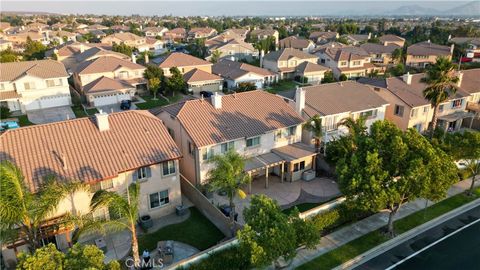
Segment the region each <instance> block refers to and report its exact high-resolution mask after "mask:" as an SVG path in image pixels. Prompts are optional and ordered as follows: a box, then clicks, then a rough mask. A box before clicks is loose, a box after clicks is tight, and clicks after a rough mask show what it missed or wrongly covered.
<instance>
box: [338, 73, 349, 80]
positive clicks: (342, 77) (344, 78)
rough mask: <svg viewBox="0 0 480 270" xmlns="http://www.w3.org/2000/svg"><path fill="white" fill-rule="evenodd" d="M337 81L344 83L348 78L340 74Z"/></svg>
mask: <svg viewBox="0 0 480 270" xmlns="http://www.w3.org/2000/svg"><path fill="white" fill-rule="evenodd" d="M338 80H339V81H341V82H344V81H346V80H348V77H347V75H345V74H343V73H342V74H340V77H338Z"/></svg>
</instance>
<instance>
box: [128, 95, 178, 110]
mask: <svg viewBox="0 0 480 270" xmlns="http://www.w3.org/2000/svg"><path fill="white" fill-rule="evenodd" d="M142 98H143V99H144V100H145V102H142V103H136V104H135V105H136V106H137V107H138V108H139V109H141V110H148V109H153V108H155V107H161V106H165V105H168V104H170V103H175V102H178V101H180V100H181V99H182V98H183V95H182V94H177V95H175V96H173V97H167V99H168V100H167V99H165V98H164V97H161V96H157V98H156V99H153V96H142Z"/></svg>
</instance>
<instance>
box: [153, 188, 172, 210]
mask: <svg viewBox="0 0 480 270" xmlns="http://www.w3.org/2000/svg"><path fill="white" fill-rule="evenodd" d="M169 202H170V199H169V197H168V190H164V191H160V192H155V193H152V194H150V208H152V209H153V208H157V207H160V206H163V205H166V204H168V203H169Z"/></svg>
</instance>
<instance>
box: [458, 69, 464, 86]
mask: <svg viewBox="0 0 480 270" xmlns="http://www.w3.org/2000/svg"><path fill="white" fill-rule="evenodd" d="M457 77H458V82H457V87H461V86H462V80H463V72H458V74H457Z"/></svg>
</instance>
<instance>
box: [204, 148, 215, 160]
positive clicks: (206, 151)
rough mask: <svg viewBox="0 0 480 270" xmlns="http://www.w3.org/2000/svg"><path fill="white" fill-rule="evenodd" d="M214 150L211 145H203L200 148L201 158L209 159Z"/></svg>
mask: <svg viewBox="0 0 480 270" xmlns="http://www.w3.org/2000/svg"><path fill="white" fill-rule="evenodd" d="M214 154H215V152H214V151H213V148H212V147H205V148H203V149H202V159H203V160H210V159H212V157H213V155H214Z"/></svg>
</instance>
